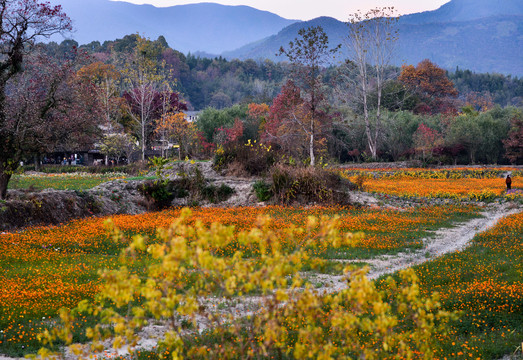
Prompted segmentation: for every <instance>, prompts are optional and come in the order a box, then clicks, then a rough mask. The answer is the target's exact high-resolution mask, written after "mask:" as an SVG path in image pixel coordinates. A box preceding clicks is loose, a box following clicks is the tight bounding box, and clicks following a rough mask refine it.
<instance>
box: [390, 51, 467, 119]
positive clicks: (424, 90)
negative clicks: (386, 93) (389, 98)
mask: <svg viewBox="0 0 523 360" xmlns="http://www.w3.org/2000/svg"><path fill="white" fill-rule="evenodd" d="M398 80H399V81H401V82H402V83H403V84H404V85H405V86H406V87H407V88H408V89H409V90H410V91H412V92H413V93H414V94H415V95H417V96H418V97H419V99H420V103H419V104H418V105H417V106H416V108H415V109H414V111H415V112H416V113H418V114H436V113H456V112H457V109H456V104H455V101H454V100H455V98H456V97H457V96H458V91H457V90H456V88H455V87H454V83H453V82H452V81H450V80H449V78H448V77H447V74H446V73H445V70H443V69H442V68H440V67H438V66H437V65H436V64H434V63H432V62H431V61H430V60H428V59H425V60H423V61H422V62H420V63H419V64H418V65H417V66H416V67H414V66H413V65H404V66H403V67H402V70H401V74H400V76H399V77H398Z"/></svg>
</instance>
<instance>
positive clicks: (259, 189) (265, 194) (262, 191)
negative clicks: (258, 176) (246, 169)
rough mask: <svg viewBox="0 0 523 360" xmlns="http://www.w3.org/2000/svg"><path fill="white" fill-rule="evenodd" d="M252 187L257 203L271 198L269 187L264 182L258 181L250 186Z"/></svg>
mask: <svg viewBox="0 0 523 360" xmlns="http://www.w3.org/2000/svg"><path fill="white" fill-rule="evenodd" d="M252 187H253V189H254V192H255V193H256V198H257V199H258V201H267V200H269V199H270V198H272V196H273V193H272V190H271V185H270V184H267V183H266V182H265V181H262V180H258V181H256V182H255V183H254V184H253V185H252Z"/></svg>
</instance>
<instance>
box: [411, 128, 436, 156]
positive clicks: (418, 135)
mask: <svg viewBox="0 0 523 360" xmlns="http://www.w3.org/2000/svg"><path fill="white" fill-rule="evenodd" d="M413 140H414V146H415V150H416V152H417V153H421V156H422V159H423V161H426V160H427V159H429V158H430V157H431V156H432V151H433V150H434V149H435V148H437V147H438V146H440V145H442V144H443V137H442V136H441V134H440V133H439V132H438V131H436V130H434V129H431V128H430V127H428V126H427V125H425V124H420V125H419V127H418V130H416V132H415V133H414V137H413Z"/></svg>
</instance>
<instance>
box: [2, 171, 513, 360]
mask: <svg viewBox="0 0 523 360" xmlns="http://www.w3.org/2000/svg"><path fill="white" fill-rule="evenodd" d="M344 171H345V176H347V177H349V178H351V179H353V178H354V179H355V177H357V176H362V174H361V173H363V175H364V183H363V187H364V189H365V190H367V191H370V192H377V193H385V194H391V195H396V196H405V197H417V196H423V197H431V196H432V197H447V198H448V197H450V198H455V199H466V200H481V199H483V198H481V199H480V198H478V196H477V195H473V194H477V192H478V191H480V193H481V192H482V191H485V190H486V191H489V192H492V193H493V194H494V195H489V197H488V198H489V199H490V200H493V201H497V200H499V201H506V200H507V197H506V196H505V195H504V193H503V192H504V182H503V179H502V178H499V177H495V175H496V176H499V174H498V173H496V174H495V175H493V173H490V172H489V173H482V174H480V173H479V172H474V171H473V170H469V169H461V170H458V171H456V172H453V173H450V175H449V172H445V171H444V170H442V171H439V172H435V173H434V174H429V173H428V172H426V171H425V170H422V169H409V170H403V172H401V173H399V174H397V173H396V171H390V169H383V170H381V171H379V170H378V171H377V170H373V172H372V174H371V173H365V172H364V171H361V170H354V171H352V170H351V171H347V170H344ZM471 173H472V175H470V174H471ZM376 174H378V175H376ZM438 176H439V177H441V178H439V179H438V178H437V177H438ZM467 176H468V177H467ZM113 177H114V175H113ZM113 177H111V176H109V177H106V178H101V177H100V178H94V179H89V181H91V182H89V183H87V182H84V181H87V180H86V179H84V178H83V177H81V176H80V177H78V175H72V176H71V177H69V178H67V176H65V175H57V177H56V178H55V181H53V178H52V177H47V178H46V177H43V178H44V179H45V180H42V181H43V182H42V184H50V183H58V182H60V181H62V180H58V179H62V178H64V179H63V181H64V184H66V183H67V184H68V185H63V186H64V188H68V186H71V188H76V187H84V188H85V187H86V186H91V185H90V184H92V183H95V182H98V181H100V182H102V180H103V181H108V180H109V179H113ZM35 179H36V178H34V177H33V178H30V179H28V180H25V179H24V180H23V181H32V183H31V184H35V182H38V181H40V179H38V180H35ZM476 180H477V181H476ZM18 181H20V182H19V183H18V184H19V185H15V186H20V187H24V186H28V185H27V184H28V183H23V182H22V179H19V180H18ZM45 181H47V183H46V182H45ZM409 181H410V183H409ZM435 181H436V182H435ZM522 181H523V179H522V177H521V175H520V174H516V176H514V177H513V186H514V187H523V182H522ZM20 184H25V185H20ZM34 186H35V187H36V185H34ZM42 186H44V187H46V186H47V185H42ZM93 186H95V185H93ZM422 189H426V191H427V192H423V191H422ZM442 191H444V194H446V195H441V194H442ZM438 194H439V195H438ZM515 198H516V199H519V198H520V195H516V196H515ZM480 211H481V206H478V205H474V204H459V203H457V204H456V205H449V204H447V205H444V206H443V205H440V206H437V205H436V206H430V205H424V206H416V207H411V208H408V209H404V210H396V209H385V208H352V207H320V206H316V207H307V208H296V207H282V206H268V207H253V208H247V207H246V208H227V209H221V208H195V209H193V211H192V214H191V217H190V218H189V220H188V221H189V224H191V223H195V222H198V221H199V222H202V223H203V225H204V226H207V227H209V226H211V224H212V223H213V222H220V223H222V224H226V225H233V226H234V228H235V232H239V231H242V230H249V229H251V228H253V226H254V224H255V223H256V221H257V218H258V217H259V216H261V215H269V216H270V217H271V218H272V219H273V222H272V223H271V227H272V228H274V229H275V230H282V229H286V228H289V227H292V226H297V227H300V226H304V225H305V224H306V223H307V219H308V218H309V217H310V216H315V217H322V216H326V217H334V216H339V218H340V224H341V225H340V229H339V230H340V232H342V233H344V232H353V233H357V232H362V233H363V234H364V237H363V239H362V240H360V241H359V243H358V244H357V245H356V246H355V247H354V246H351V247H343V246H342V247H338V248H333V247H331V246H328V245H324V246H322V245H321V244H320V245H319V246H318V247H316V248H314V249H313V250H312V251H311V253H310V260H309V261H310V264H304V265H305V266H304V268H305V269H309V270H310V271H315V272H320V273H321V272H323V273H329V274H340V273H341V271H342V266H340V263H339V260H356V261H359V263H362V264H364V263H365V260H366V259H372V258H374V257H376V256H380V255H387V254H390V255H394V254H397V253H398V252H405V251H406V252H408V251H413V250H418V249H422V248H423V244H422V239H423V238H425V237H427V236H430V233H431V231H433V230H436V229H440V228H443V227H450V226H452V225H454V224H456V223H459V222H463V221H467V220H469V219H471V218H475V217H478V216H480V215H479V213H480ZM180 212H181V209H177V208H174V209H168V210H165V211H162V212H156V213H147V214H142V215H133V216H131V215H118V216H113V217H112V222H113V223H114V225H115V226H116V227H117V228H119V229H120V230H121V231H122V232H123V233H124V234H126V235H128V236H132V235H136V234H141V235H146V236H147V237H148V241H149V242H151V243H154V242H155V241H157V235H156V234H157V233H156V231H157V229H158V228H167V227H168V226H169V225H170V224H171V223H172V221H173V220H174V219H176V218H177V217H178V216H179V215H180ZM105 221H106V218H88V219H79V220H75V221H71V222H69V223H67V224H64V225H61V226H51V227H35V228H28V229H25V230H23V231H20V232H13V233H2V234H0V283H1V284H3V286H2V287H0V354H5V355H8V356H23V355H26V354H28V353H34V352H36V351H37V350H38V349H39V347H40V344H39V342H38V341H37V339H36V335H37V333H39V332H40V331H42V330H43V329H46V328H49V327H52V325H53V324H54V322H55V319H56V316H57V314H58V311H59V309H60V308H61V307H69V308H71V307H74V306H76V304H78V302H79V301H81V300H82V299H93V298H94V297H95V295H96V294H97V292H98V291H99V289H100V286H101V280H100V275H99V274H100V271H101V270H102V269H116V268H117V267H118V266H119V261H118V254H119V253H120V251H121V250H122V249H123V248H125V247H126V246H127V245H128V243H125V242H124V243H121V242H120V243H115V242H114V241H113V239H112V238H111V236H110V235H109V234H108V232H107V231H106V228H105V225H104V223H105ZM300 239H301V238H300V237H299V236H298V237H296V238H294V239H293V241H295V242H298V243H299V242H300V241H301V240H300ZM522 239H523V213H519V214H516V215H513V216H510V217H508V218H505V219H503V220H502V221H501V222H500V223H499V224H498V225H497V226H496V227H494V228H492V229H491V230H489V231H487V232H485V233H482V234H479V235H478V236H476V237H475V239H474V240H473V244H472V246H470V247H468V248H467V249H465V250H463V251H460V252H457V253H453V254H449V255H446V256H443V257H441V258H438V259H435V260H432V261H429V262H426V263H424V264H423V265H420V266H416V267H415V268H414V269H415V272H416V274H417V276H418V277H419V279H420V283H419V287H420V291H421V293H422V294H424V295H430V294H431V293H433V292H435V291H436V292H439V293H440V296H441V300H440V301H441V304H442V307H443V309H445V310H448V311H460V312H461V314H460V318H459V320H456V321H453V322H452V323H451V324H450V331H449V333H448V334H443V333H442V334H440V335H439V336H438V339H437V341H438V344H439V346H438V348H437V349H434V357H435V358H438V359H499V358H501V357H503V355H506V354H509V353H513V352H517V351H518V350H516V349H517V347H518V346H521V342H522V340H523V265H522V264H523V242H522ZM281 241H282V243H281V244H279V245H280V246H281V247H282V248H285V247H293V246H295V244H286V243H284V241H285V240H283V238H282V240H281ZM238 251H241V252H242V253H245V254H248V255H249V256H250V257H252V258H254V259H256V258H257V257H259V256H260V253H259V251H258V250H257V249H254V248H249V247H245V245H244V244H243V243H242V242H241V241H237V242H234V241H233V242H231V243H229V244H228V245H227V246H226V247H217V248H216V249H215V252H216V254H217V255H218V256H222V257H230V256H233V255H234V254H235V253H237V252H238ZM315 258H320V259H324V260H327V264H330V265H329V266H326V267H323V268H321V269H318V268H315V267H314V266H313V265H312V264H313V263H314V259H315ZM153 261H154V260H153V259H152V258H151V257H150V256H148V255H146V254H143V255H142V256H141V257H140V259H139V260H138V261H137V262H135V263H134V264H133V267H132V268H131V269H130V272H131V273H133V274H141V273H142V272H143V271H144V269H145V268H146V267H147V266H148V265H150V264H151V262H153ZM377 285H378V288H379V289H381V290H382V291H384V292H385V293H386V292H387V284H386V282H384V281H383V280H381V279H380V280H378V281H377ZM91 321H92V319H90V318H89V317H85V318H81V319H79V320H78V322H77V323H76V324H75V330H77V333H76V336H77V338H76V339H77V340H79V341H82V340H84V339H85V338H82V336H81V335H80V330H81V329H84V328H85V327H86V326H88V325H90V323H91ZM520 349H521V348H520ZM519 354H521V350H519ZM414 355H415V356H414V357H415V358H416V357H420V356H421V355H420V354H417V355H416V354H414ZM139 358H144V359H145V358H157V356H156V355H155V354H153V353H151V352H142V353H141V354H140V356H139ZM391 358H393V356H392V355H391Z"/></svg>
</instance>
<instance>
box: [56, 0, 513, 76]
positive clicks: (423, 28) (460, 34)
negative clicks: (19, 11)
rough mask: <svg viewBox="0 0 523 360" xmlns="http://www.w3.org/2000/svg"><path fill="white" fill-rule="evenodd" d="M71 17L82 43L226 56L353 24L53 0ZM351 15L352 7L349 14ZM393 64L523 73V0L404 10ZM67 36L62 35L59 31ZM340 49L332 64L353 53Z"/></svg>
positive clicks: (336, 35)
mask: <svg viewBox="0 0 523 360" xmlns="http://www.w3.org/2000/svg"><path fill="white" fill-rule="evenodd" d="M52 3H61V4H62V5H63V7H64V10H65V11H66V13H67V14H68V15H69V16H70V17H71V18H72V19H73V21H74V27H75V29H76V32H75V33H73V34H72V38H74V39H75V40H76V41H78V43H80V44H86V43H89V42H91V41H93V40H97V41H100V42H103V41H104V40H114V39H116V38H122V37H123V36H124V35H127V34H132V33H137V32H138V33H140V34H141V35H144V36H147V37H150V38H151V39H156V38H157V37H158V36H160V35H163V36H164V37H165V38H166V40H167V42H168V43H169V45H170V46H171V47H172V48H174V49H176V50H179V51H181V52H183V53H187V52H193V53H194V52H203V53H207V54H214V55H215V56H218V55H222V56H224V57H226V58H229V59H232V58H239V59H248V58H251V59H255V60H263V59H266V58H268V59H271V60H274V61H282V60H285V59H284V58H281V57H276V53H277V51H278V49H279V48H280V46H285V45H287V44H288V43H289V42H290V41H292V40H293V39H294V38H295V37H296V36H297V34H298V30H299V29H301V28H303V27H308V26H316V25H321V26H322V27H323V28H324V30H325V31H326V32H327V34H328V35H329V40H330V43H331V44H332V45H333V46H334V45H336V44H339V43H343V42H344V37H345V36H346V34H347V26H346V25H345V24H344V23H343V22H341V21H338V20H336V19H333V18H330V17H319V18H316V19H313V20H310V21H307V22H301V21H296V20H288V19H284V18H282V17H280V16H278V15H275V14H272V13H270V12H266V11H260V10H256V9H254V8H252V7H248V6H224V5H218V4H214V3H199V4H190V5H178V6H172V7H167V8H156V7H154V6H151V5H134V4H130V3H126V2H123V1H110V0H89V1H85V0H52ZM347 15H348V14H347ZM399 30H400V39H399V41H398V43H397V53H396V57H395V59H394V64H396V65H402V64H404V63H407V64H417V63H418V62H420V61H421V60H423V59H425V58H429V59H431V60H432V61H433V62H435V63H437V64H438V65H439V66H442V67H444V68H447V69H451V70H454V69H455V68H456V67H459V68H466V69H470V70H473V71H476V72H490V73H493V72H497V73H503V74H512V75H515V76H520V77H521V76H523V56H522V49H523V1H521V0H452V1H450V2H448V3H447V4H445V5H443V6H441V7H440V8H439V9H437V10H434V11H426V12H421V13H417V14H410V15H405V16H402V17H401V18H400V21H399ZM53 40H55V41H58V42H59V41H61V40H62V38H54V39H53ZM347 55H348V54H347V53H346V52H343V51H342V52H341V53H340V54H339V56H338V58H337V59H336V60H333V63H336V62H341V61H343V60H344V59H345V58H346V57H347Z"/></svg>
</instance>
